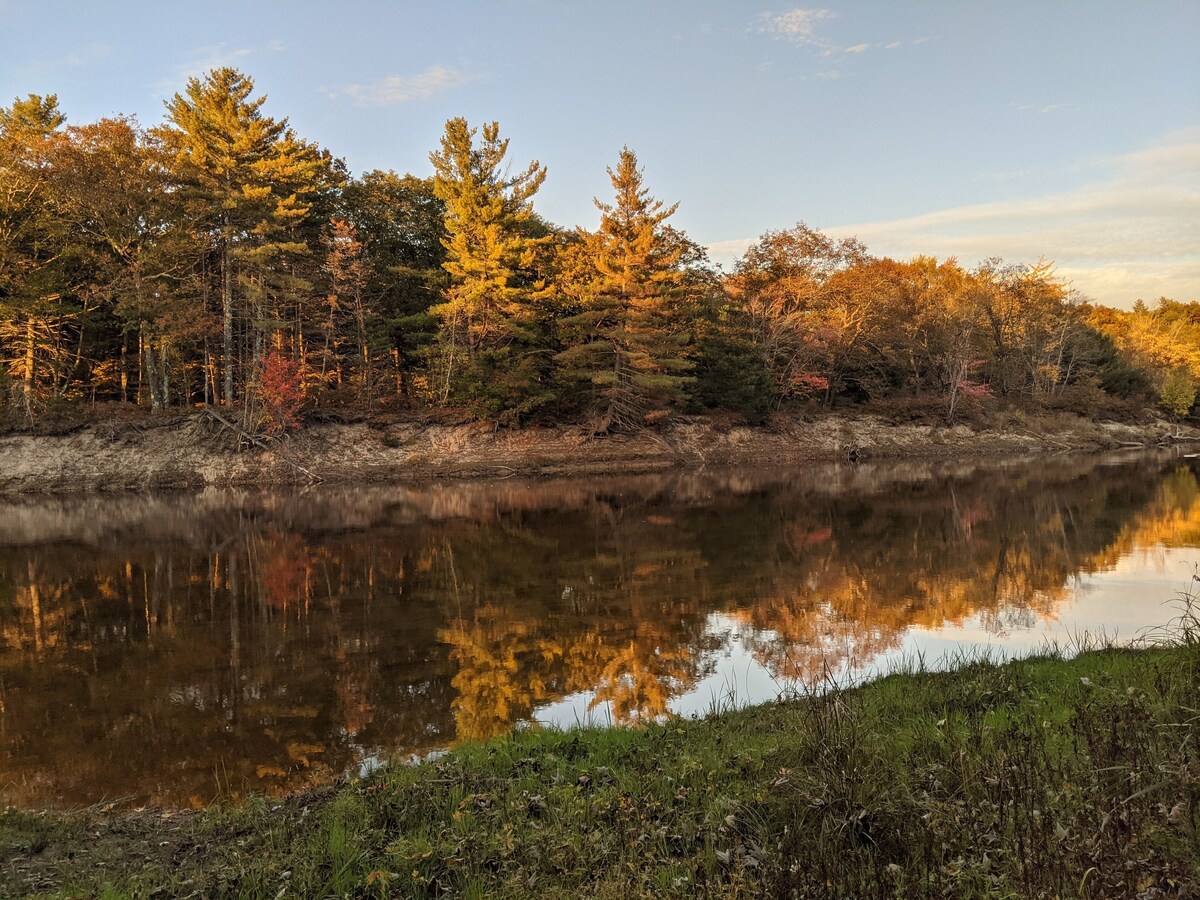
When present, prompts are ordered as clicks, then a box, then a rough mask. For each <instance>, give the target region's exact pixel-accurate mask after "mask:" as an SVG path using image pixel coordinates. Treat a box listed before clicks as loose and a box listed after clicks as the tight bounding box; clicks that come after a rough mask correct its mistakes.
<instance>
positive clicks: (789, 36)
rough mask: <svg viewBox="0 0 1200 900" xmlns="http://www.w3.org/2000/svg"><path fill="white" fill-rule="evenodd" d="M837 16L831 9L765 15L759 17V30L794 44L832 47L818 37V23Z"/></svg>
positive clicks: (795, 10) (801, 10) (797, 10)
mask: <svg viewBox="0 0 1200 900" xmlns="http://www.w3.org/2000/svg"><path fill="white" fill-rule="evenodd" d="M835 15H836V14H835V13H834V12H833V10H829V9H789V10H788V11H787V12H782V13H770V12H767V13H763V14H762V15H760V16H759V17H758V28H757V31H759V32H760V33H762V34H770V35H773V36H774V37H777V38H781V39H783V40H785V41H791V42H792V43H793V44H801V45H807V46H810V47H820V48H822V49H825V48H828V47H830V46H831V45H830V43H829V42H828V41H827V40H825V39H824V38H821V37H819V36H818V35H817V33H816V32H817V23H818V22H821V21H824V20H825V19H832V18H833V17H834V16H835Z"/></svg>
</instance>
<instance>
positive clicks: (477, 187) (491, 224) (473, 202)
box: [429, 118, 548, 416]
mask: <svg viewBox="0 0 1200 900" xmlns="http://www.w3.org/2000/svg"><path fill="white" fill-rule="evenodd" d="M477 134H479V136H480V138H481V140H479V141H478V143H477V142H476V140H475V138H476V135H477ZM507 153H508V140H507V139H504V140H501V139H500V130H499V125H498V124H497V123H496V122H491V123H489V124H486V125H484V126H482V129H474V128H470V127H468V125H467V122H466V120H465V119H462V118H456V119H451V120H449V121H448V122H447V123H446V132H445V134H444V135H443V137H442V141H441V150H440V151H437V152H434V153H431V154H430V155H429V158H430V160H431V161H432V162H433V167H434V172H435V176H434V182H433V189H434V194H435V195H436V197H437V198H438V199H439V200H441V201H442V203H444V204H445V208H446V217H445V226H446V237H445V238H443V241H442V243H443V246H444V247H445V249H446V259H445V262H443V264H442V265H443V268H445V270H446V272H448V273H449V275H450V277H451V285H450V287H449V288H448V289H447V290H446V292H445V295H444V302H443V303H441V304H439V305H437V306H435V307H434V308H433V309H432V310H431V312H432V313H433V314H434V315H435V316H437V317H438V318H439V319H440V320H441V322H442V332H441V347H440V348H439V349H440V351H441V352H440V354H439V359H438V363H439V365H440V373H439V374H440V380H441V384H440V390H439V393H440V395H441V398H442V401H443V402H446V401H449V400H453V399H457V400H463V401H466V402H468V403H471V404H473V405H475V406H477V407H479V408H480V409H482V410H483V411H486V412H489V413H507V414H515V415H517V416H520V415H523V414H526V413H529V412H531V411H533V410H534V409H536V408H537V407H538V406H540V405H542V404H543V403H544V402H545V401H546V400H547V399H548V393H547V388H546V385H545V381H546V377H545V376H546V373H545V369H546V361H545V360H546V354H545V352H544V348H542V346H541V344H542V342H543V337H544V335H543V328H542V325H543V323H542V321H541V319H542V317H541V315H540V313H539V310H538V307H537V305H536V303H537V301H538V300H539V299H540V298H541V297H542V291H543V290H544V288H545V285H544V283H543V281H542V280H541V279H539V277H538V273H537V263H538V258H539V252H538V251H539V249H540V248H541V247H542V246H543V245H544V244H545V243H546V242H547V237H544V236H538V235H537V234H535V233H534V232H535V228H534V227H533V225H534V224H535V220H534V213H533V203H532V201H533V196H534V194H536V193H537V190H538V188H540V187H541V185H542V182H543V181H544V180H545V177H546V169H545V167H544V166H542V165H541V164H539V163H538V162H537V161H536V160H534V161H533V162H531V163H530V164H529V165H528V166H527V167H526V168H525V169H524V170H522V171H521V172H519V173H518V174H516V175H510V174H508V173H507V170H506V169H505V168H504V166H503V163H504V157H505V156H506V154H507Z"/></svg>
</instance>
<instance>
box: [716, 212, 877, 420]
mask: <svg viewBox="0 0 1200 900" xmlns="http://www.w3.org/2000/svg"><path fill="white" fill-rule="evenodd" d="M868 258H869V257H868V254H867V250H866V247H865V246H863V244H862V243H861V242H860V241H858V240H856V239H854V238H844V239H842V240H835V239H833V238H831V237H829V236H828V235H826V234H823V233H822V232H820V231H817V230H815V229H812V228H809V227H808V226H807V225H805V224H804V223H803V222H800V223H798V224H797V225H796V226H795V227H793V228H790V229H787V230H786V231H769V232H767V233H766V234H764V235H763V237H762V238H761V239H759V241H758V242H757V243H755V244H753V245H752V246H751V247H750V248H749V249H748V250H747V251H746V253H745V255H744V256H743V257H742V258H741V259H740V260H739V261H738V263H737V266H736V268H735V270H734V273H733V275H732V276H731V277H730V278H729V281H728V288H729V291H730V294H731V295H732V296H733V297H734V298H735V299H736V300H737V301H738V302H739V303H740V304H741V306H742V308H743V309H744V310H745V312H746V314H747V315H748V316H749V317H750V320H751V321H752V322H753V326H754V329H755V331H756V332H757V341H758V344H759V346H760V347H761V348H762V352H763V356H764V358H765V359H766V361H767V365H768V366H769V368H770V369H771V372H772V374H773V375H774V378H775V383H776V390H777V391H778V392H779V395H780V396H781V397H783V398H793V397H794V398H805V397H814V396H815V397H820V398H821V399H822V400H824V401H825V402H826V403H829V402H831V401H832V398H833V396H834V394H835V393H836V391H837V389H838V387H839V385H838V381H839V379H840V378H841V376H842V374H843V373H844V371H845V368H846V366H847V361H848V358H849V357H850V356H851V355H852V354H853V353H855V352H857V350H859V349H860V348H861V347H862V346H863V344H864V341H865V335H866V332H867V328H868V325H869V321H870V319H871V317H872V310H871V308H870V305H869V304H868V303H864V302H860V301H862V300H864V299H865V298H864V297H863V296H862V295H861V293H855V292H854V291H851V290H848V289H847V288H848V285H847V284H846V282H845V280H843V279H841V278H840V277H839V276H842V275H843V273H846V272H848V271H850V270H852V269H854V268H855V267H858V266H861V265H862V264H864V263H865V262H866V261H867V260H868Z"/></svg>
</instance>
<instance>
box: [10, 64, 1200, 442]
mask: <svg viewBox="0 0 1200 900" xmlns="http://www.w3.org/2000/svg"><path fill="white" fill-rule="evenodd" d="M429 159H430V162H431V163H432V168H433V174H432V177H422V176H419V175H414V174H405V175H401V174H397V173H396V172H392V171H372V172H366V173H363V174H361V175H358V176H352V175H351V174H350V173H349V172H348V171H347V169H346V166H345V164H344V163H342V162H341V161H340V160H338V159H337V158H335V157H334V156H333V155H332V154H331V153H330V152H329V151H328V150H326V149H324V148H322V147H320V146H318V145H317V144H315V143H313V142H310V141H308V140H305V139H304V138H303V137H301V136H300V135H298V134H297V133H296V132H295V130H294V129H293V128H292V127H291V126H290V125H289V123H288V120H287V118H281V117H277V116H274V115H272V114H270V113H269V112H268V101H267V97H266V96H265V95H262V94H259V93H258V92H257V91H256V88H255V85H254V82H253V80H252V79H251V78H250V77H249V76H248V75H246V74H245V73H243V72H240V71H238V70H236V69H232V68H227V67H226V68H218V69H214V70H212V71H210V72H208V73H207V74H205V75H204V76H202V77H198V78H192V79H190V80H189V81H188V83H187V86H186V87H185V88H184V89H183V90H182V91H181V92H179V93H177V94H175V95H174V96H172V97H171V98H170V99H168V100H167V101H166V103H165V104H164V110H163V117H162V121H161V122H160V123H159V124H157V125H155V126H153V127H150V128H145V127H143V126H142V125H141V124H140V123H139V122H138V120H137V119H135V118H133V117H132V116H113V117H110V118H105V119H101V120H99V121H96V122H89V123H84V124H79V125H76V124H72V123H68V121H67V119H66V117H65V115H64V114H63V112H62V111H61V109H60V107H59V102H58V98H57V97H56V96H54V95H52V94H50V95H44V96H43V95H37V94H29V95H28V96H26V97H24V98H17V99H15V100H14V101H13V102H12V103H11V104H10V105H9V106H7V107H2V108H0V425H2V426H3V427H7V428H21V427H28V426H29V425H30V424H31V423H36V422H37V421H38V420H39V419H41V418H43V417H45V416H46V415H48V414H51V413H57V412H59V411H62V410H64V409H65V410H72V409H73V410H76V411H77V412H80V413H82V412H83V411H86V410H104V409H110V408H113V407H111V405H121V404H124V405H128V406H136V407H144V408H145V409H146V410H147V411H156V410H170V409H189V408H196V407H203V406H208V407H210V408H213V409H214V411H216V410H220V414H221V415H222V416H223V417H232V418H234V419H237V420H238V422H239V424H240V426H241V427H243V428H244V429H247V430H249V431H251V432H255V431H259V430H281V429H288V428H294V427H299V426H300V425H302V424H303V422H304V421H305V420H306V418H309V417H311V416H313V415H320V414H322V413H323V412H330V411H332V410H333V409H337V410H340V411H341V414H352V415H372V414H374V413H375V412H377V411H379V410H381V409H391V408H432V407H453V408H455V409H457V410H460V411H461V412H462V413H465V414H468V415H473V416H476V417H485V418H491V419H494V420H496V421H498V422H503V423H519V422H528V421H533V420H555V421H577V422H579V423H580V425H581V426H583V427H584V428H585V429H588V430H590V431H591V432H592V433H594V434H605V433H609V432H613V431H621V430H631V429H636V428H641V427H645V426H647V425H649V424H653V423H655V422H658V421H661V420H664V419H667V418H669V417H670V416H672V415H674V414H676V413H680V412H687V411H697V410H703V409H724V410H727V411H729V412H731V413H733V414H735V415H739V416H742V417H744V418H745V419H746V420H748V421H753V422H761V421H763V420H764V419H766V418H767V417H768V416H769V415H770V413H771V412H772V411H773V410H777V409H780V408H786V407H789V406H811V407H816V406H824V407H827V408H829V407H859V406H861V407H865V408H870V409H875V410H881V411H885V412H888V413H889V414H894V415H903V416H920V417H927V418H932V419H935V420H942V421H945V422H954V421H956V420H959V419H961V418H963V417H964V416H968V415H976V414H980V413H985V412H987V411H988V410H1003V409H1007V408H1019V409H1068V410H1074V411H1076V412H1080V413H1083V414H1087V415H1115V414H1136V413H1138V412H1139V411H1142V410H1147V409H1157V410H1158V411H1160V412H1163V413H1166V414H1169V415H1173V416H1179V417H1183V416H1187V415H1190V414H1191V412H1192V409H1193V407H1194V404H1195V401H1196V397H1197V393H1198V391H1200V303H1195V302H1193V303H1183V302H1178V301H1175V300H1168V299H1161V300H1159V301H1157V302H1156V303H1154V304H1146V303H1142V302H1141V301H1139V302H1138V303H1137V304H1135V305H1134V307H1133V308H1132V309H1131V310H1117V309H1111V308H1107V307H1102V306H1098V305H1096V304H1094V303H1090V302H1088V301H1087V300H1086V298H1081V297H1079V296H1077V295H1076V294H1075V293H1074V292H1073V291H1072V290H1071V288H1070V285H1068V284H1066V283H1065V282H1063V281H1062V279H1060V278H1059V277H1058V276H1057V275H1056V273H1055V270H1054V268H1053V266H1052V264H1050V263H1048V262H1046V261H1045V260H1038V261H1033V262H1027V263H1016V264H1014V263H1008V262H1005V261H1002V260H998V259H993V260H985V261H984V262H982V263H980V264H979V265H976V266H975V267H973V268H969V267H967V266H964V265H962V264H961V263H959V262H958V261H957V260H954V259H948V260H938V259H934V258H932V257H927V256H917V257H914V258H912V259H909V260H895V259H889V258H883V257H877V256H875V255H873V254H872V253H871V252H870V250H869V249H868V248H867V247H866V246H864V245H863V244H862V243H861V242H860V241H858V240H856V239H853V238H848V239H835V238H832V237H830V236H829V235H826V234H824V233H822V232H821V231H819V230H817V229H814V228H811V227H809V226H808V225H806V224H804V223H803V222H799V223H797V224H796V225H795V226H794V227H792V228H788V229H783V230H776V231H768V232H766V233H765V234H764V235H763V236H762V237H761V238H760V239H759V240H758V241H756V242H755V243H754V244H753V245H751V246H750V247H749V249H748V250H747V251H746V253H745V255H744V256H743V257H742V259H741V260H739V261H738V263H737V264H736V265H735V266H734V268H733V270H732V271H731V272H729V273H724V272H722V271H720V270H719V269H718V268H717V267H715V266H713V265H711V264H710V263H709V262H708V260H707V257H706V256H705V253H704V250H703V248H702V247H700V246H699V245H698V244H696V243H695V242H694V241H692V240H691V239H690V238H689V237H688V235H687V234H685V233H684V232H682V231H681V230H679V229H678V228H676V227H674V226H673V225H672V220H673V216H674V214H675V212H676V210H677V208H678V204H677V203H667V202H664V201H662V200H658V199H656V198H655V197H654V196H653V193H652V192H651V189H650V187H649V186H648V180H647V175H646V172H645V170H644V169H643V168H642V167H641V165H640V163H639V161H638V157H637V154H636V153H635V152H634V151H633V150H632V149H630V148H629V147H627V146H626V147H624V148H622V149H621V150H620V152H619V153H618V155H617V159H616V163H615V165H614V166H613V167H611V168H609V169H608V175H609V179H610V181H611V184H612V189H613V194H612V196H611V198H609V199H604V200H601V199H597V200H596V201H595V203H596V206H597V209H598V211H599V221H598V222H597V223H596V225H595V228H594V230H593V229H589V228H586V227H579V228H562V227H559V226H557V225H555V224H553V223H551V222H548V221H547V220H546V219H545V218H543V217H542V216H541V215H539V213H538V212H537V210H536V208H535V201H536V199H537V195H538V191H539V189H540V188H541V187H542V185H543V183H544V182H545V180H546V178H547V168H546V167H545V166H543V165H542V164H541V163H539V162H538V161H536V160H534V161H531V162H529V163H528V164H525V165H513V163H512V160H511V158H510V154H509V140H508V138H507V137H502V136H501V131H500V126H499V124H498V123H496V122H488V123H483V124H480V125H475V126H473V125H471V124H470V123H469V122H468V121H467V120H466V119H464V118H461V117H457V118H451V119H449V120H448V121H447V122H446V126H445V131H444V133H443V135H442V138H441V141H440V143H439V145H438V147H437V148H435V149H434V150H433V151H432V152H431V153H430V155H429ZM1047 249H1048V250H1053V248H1047ZM106 404H108V405H110V406H106ZM100 414H103V413H100Z"/></svg>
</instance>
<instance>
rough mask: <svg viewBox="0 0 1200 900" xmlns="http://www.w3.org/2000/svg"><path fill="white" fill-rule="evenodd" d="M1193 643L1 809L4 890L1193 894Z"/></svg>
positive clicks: (1198, 800) (985, 666) (1198, 858)
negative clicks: (325, 768) (109, 804)
mask: <svg viewBox="0 0 1200 900" xmlns="http://www.w3.org/2000/svg"><path fill="white" fill-rule="evenodd" d="M1198 676H1200V645H1198V644H1197V643H1196V641H1194V640H1192V639H1191V636H1190V635H1189V636H1188V637H1187V638H1186V639H1183V640H1175V641H1173V645H1172V646H1170V647H1160V648H1156V649H1138V650H1132V649H1108V650H1102V651H1093V652H1086V653H1081V654H1079V655H1077V656H1075V657H1074V658H1070V659H1064V658H1062V657H1061V656H1058V655H1056V654H1046V655H1043V656H1040V657H1037V658H1030V659H1026V660H1021V661H1017V662H1012V663H1008V664H1003V665H998V664H995V663H993V662H990V661H980V660H974V661H964V662H963V663H962V664H960V665H959V666H958V667H956V668H955V669H954V670H952V671H949V672H941V673H934V672H925V671H919V670H918V671H911V672H907V673H899V674H894V675H891V676H889V677H887V678H883V679H881V680H879V681H876V682H873V683H871V684H868V685H865V686H862V687H858V688H855V689H852V690H844V691H843V690H833V691H830V692H828V693H825V694H823V695H822V696H819V697H814V698H808V699H797V700H793V701H786V702H778V703H773V704H768V705H764V706H759V707H755V708H751V709H742V710H731V711H726V712H722V713H718V714H715V715H712V716H709V717H708V718H705V719H701V720H696V721H690V720H686V721H685V720H674V721H669V722H664V723H659V724H653V725H649V726H646V727H641V728H637V729H610V730H578V731H569V732H546V731H522V732H519V733H516V734H514V735H512V736H510V737H507V738H504V739H500V740H495V741H491V742H488V743H485V744H478V745H469V746H464V747H461V748H459V749H457V750H455V751H454V752H452V753H450V754H448V755H446V756H443V757H441V758H439V759H437V760H434V761H430V762H427V763H425V764H422V765H419V766H398V767H393V768H390V769H388V770H386V771H384V772H381V773H379V774H377V775H375V776H372V777H370V778H367V779H363V780H356V781H352V782H349V783H346V784H342V785H338V786H334V787H330V788H329V789H326V790H324V791H320V792H316V793H312V794H307V795H304V796H299V797H294V798H290V799H288V800H284V801H278V800H276V801H272V800H269V799H259V800H256V801H252V802H249V803H243V804H240V805H237V806H235V807H217V808H212V809H209V810H208V811H206V812H204V813H200V814H180V815H170V814H164V813H161V812H151V811H140V812H135V813H126V814H122V815H115V814H113V813H111V812H109V813H104V812H102V811H97V810H89V811H86V812H80V813H76V814H71V815H62V814H44V815H42V814H29V813H20V812H13V811H10V812H7V813H4V814H2V815H0V861H2V862H0V894H4V895H29V894H33V895H38V894H39V892H40V893H41V894H44V895H47V896H105V897H118V896H130V895H132V896H198V897H216V896H250V897H272V898H273V897H288V896H295V897H326V896H392V897H436V896H465V897H485V896H487V897H493V896H510V897H526V896H554V897H564V896H590V897H622V898H630V897H639V896H647V897H649V896H653V897H671V896H678V897H695V896H721V897H738V896H746V897H750V896H763V895H764V894H765V895H776V896H812V897H826V896H828V897H844V896H866V897H869V896H883V897H972V896H981V897H982V896H987V897H1037V896H1046V897H1134V896H1142V897H1193V896H1200V749H1198V747H1197V741H1196V725H1197V719H1198V717H1200V711H1198V709H1197V707H1198V706H1200V690H1198V689H1197V687H1198V684H1200V679H1198Z"/></svg>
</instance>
